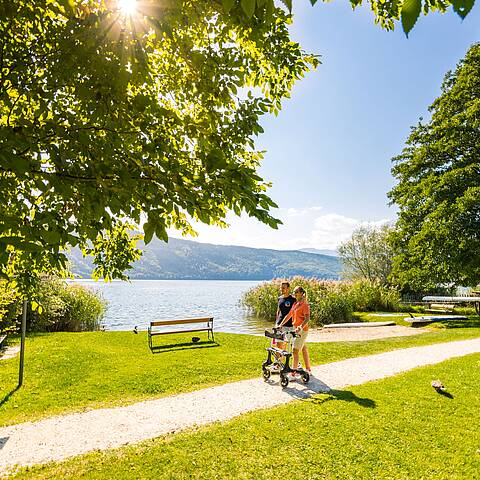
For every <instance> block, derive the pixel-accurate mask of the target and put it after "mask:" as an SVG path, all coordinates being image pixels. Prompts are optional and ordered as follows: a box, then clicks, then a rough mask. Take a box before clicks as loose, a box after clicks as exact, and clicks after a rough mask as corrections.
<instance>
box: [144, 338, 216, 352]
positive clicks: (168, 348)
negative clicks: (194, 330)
mask: <svg viewBox="0 0 480 480" xmlns="http://www.w3.org/2000/svg"><path fill="white" fill-rule="evenodd" d="M219 346H220V344H219V343H217V342H215V341H214V340H207V341H204V342H197V343H192V342H186V343H171V344H168V345H155V346H153V347H152V348H151V349H150V350H151V352H152V353H154V354H156V353H167V352H177V351H180V350H196V349H197V348H214V347H219Z"/></svg>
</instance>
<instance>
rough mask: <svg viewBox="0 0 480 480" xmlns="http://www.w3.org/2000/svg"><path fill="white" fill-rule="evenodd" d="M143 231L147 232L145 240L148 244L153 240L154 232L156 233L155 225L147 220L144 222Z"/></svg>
mask: <svg viewBox="0 0 480 480" xmlns="http://www.w3.org/2000/svg"><path fill="white" fill-rule="evenodd" d="M143 233H144V234H145V236H144V237H143V241H144V242H145V245H148V244H149V243H150V242H151V241H152V238H153V234H154V233H155V226H154V225H153V224H152V223H150V222H145V223H144V224H143Z"/></svg>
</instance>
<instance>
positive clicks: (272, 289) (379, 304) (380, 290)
mask: <svg viewBox="0 0 480 480" xmlns="http://www.w3.org/2000/svg"><path fill="white" fill-rule="evenodd" d="M282 281H284V280H283V279H275V280H272V281H271V282H266V283H263V284H261V285H259V286H257V287H254V288H252V289H250V290H249V291H248V292H246V293H245V294H244V296H243V298H242V303H243V305H244V306H246V307H247V308H249V309H251V310H252V311H253V312H254V313H255V314H256V315H258V316H260V317H265V318H271V319H272V320H273V319H274V317H275V312H276V310H277V300H278V296H279V295H280V284H281V283H282ZM289 282H290V285H291V286H292V290H293V288H294V287H296V286H297V285H299V286H301V287H303V288H304V289H305V291H306V292H307V300H308V303H309V304H310V311H311V315H310V321H311V323H312V324H313V325H324V324H329V323H337V322H339V323H342V322H350V321H353V320H354V318H353V312H354V311H374V310H383V311H398V310H399V309H400V306H399V304H400V294H399V292H398V291H397V290H396V289H394V288H390V287H386V286H383V285H381V284H380V283H378V282H370V281H367V280H361V281H357V282H340V281H326V280H318V279H315V278H304V277H294V278H292V279H290V280H289Z"/></svg>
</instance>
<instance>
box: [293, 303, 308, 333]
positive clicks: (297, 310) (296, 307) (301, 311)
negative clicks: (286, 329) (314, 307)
mask: <svg viewBox="0 0 480 480" xmlns="http://www.w3.org/2000/svg"><path fill="white" fill-rule="evenodd" d="M291 313H292V324H293V326H294V327H299V326H300V325H301V324H302V323H303V322H304V320H305V317H306V316H307V315H308V316H310V305H309V304H308V303H307V302H306V301H305V300H304V301H302V302H295V303H294V304H293V307H292V310H291ZM303 330H304V331H305V332H306V331H308V323H307V324H306V325H304V327H303Z"/></svg>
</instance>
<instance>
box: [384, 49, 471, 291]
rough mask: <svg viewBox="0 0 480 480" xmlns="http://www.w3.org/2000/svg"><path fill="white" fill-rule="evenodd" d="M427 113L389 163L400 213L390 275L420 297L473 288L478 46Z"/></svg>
mask: <svg viewBox="0 0 480 480" xmlns="http://www.w3.org/2000/svg"><path fill="white" fill-rule="evenodd" d="M430 112H431V119H430V121H428V122H420V123H419V124H418V125H417V126H415V127H413V128H412V133H411V135H410V137H409V138H408V140H407V142H406V143H407V144H406V147H405V148H404V150H403V152H402V154H401V155H399V156H397V157H395V158H394V159H393V161H394V163H395V165H394V167H393V169H392V172H393V175H394V176H395V177H396V178H397V180H398V184H397V185H396V186H395V187H394V188H393V190H392V191H391V192H390V198H391V200H392V202H395V203H396V204H397V205H398V206H399V209H400V210H399V218H398V223H397V226H398V229H397V231H396V232H395V235H394V239H395V248H396V257H395V261H394V274H395V277H396V278H397V279H398V280H399V282H400V283H401V284H402V285H403V286H405V287H410V288H412V289H415V290H420V291H425V290H427V289H429V288H433V287H435V286H436V285H439V284H456V285H465V286H469V285H471V286H474V285H476V284H478V283H480V255H479V254H478V252H480V44H475V45H473V46H472V47H471V48H470V49H469V51H468V52H467V54H466V56H465V58H464V59H463V60H462V61H461V62H460V63H459V64H458V66H457V68H456V70H455V71H454V72H449V73H448V74H447V75H446V77H445V80H444V82H443V86H442V93H441V95H440V96H439V97H438V98H437V99H436V100H435V102H434V103H433V104H432V106H431V107H430Z"/></svg>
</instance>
